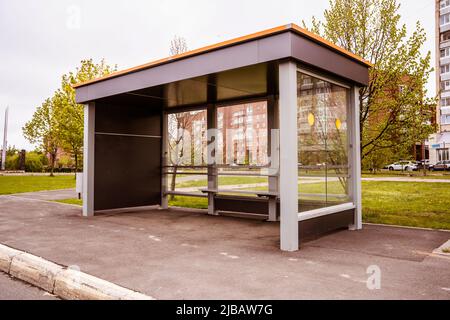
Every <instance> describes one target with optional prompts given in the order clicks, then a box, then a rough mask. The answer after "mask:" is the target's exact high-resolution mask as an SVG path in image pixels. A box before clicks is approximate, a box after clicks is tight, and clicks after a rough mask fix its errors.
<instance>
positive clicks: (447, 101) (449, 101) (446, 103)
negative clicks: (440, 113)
mask: <svg viewBox="0 0 450 320" xmlns="http://www.w3.org/2000/svg"><path fill="white" fill-rule="evenodd" d="M448 106H450V98H442V99H441V107H448Z"/></svg>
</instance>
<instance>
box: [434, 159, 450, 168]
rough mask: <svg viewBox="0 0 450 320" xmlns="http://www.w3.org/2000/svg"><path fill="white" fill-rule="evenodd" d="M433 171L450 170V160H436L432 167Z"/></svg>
mask: <svg viewBox="0 0 450 320" xmlns="http://www.w3.org/2000/svg"><path fill="white" fill-rule="evenodd" d="M432 170H433V171H447V170H450V160H444V161H439V162H437V163H436V164H435V165H434V166H433V168H432Z"/></svg>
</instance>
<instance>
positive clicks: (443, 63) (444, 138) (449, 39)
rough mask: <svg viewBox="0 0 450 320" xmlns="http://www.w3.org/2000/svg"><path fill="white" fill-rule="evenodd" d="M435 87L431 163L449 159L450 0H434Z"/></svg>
mask: <svg viewBox="0 0 450 320" xmlns="http://www.w3.org/2000/svg"><path fill="white" fill-rule="evenodd" d="M436 89H437V90H438V92H439V103H438V106H437V108H436V121H437V124H438V132H437V133H436V134H434V135H432V136H431V137H430V139H429V141H428V145H429V148H430V162H431V163H433V164H434V163H436V162H438V161H443V160H450V159H449V151H450V0H436Z"/></svg>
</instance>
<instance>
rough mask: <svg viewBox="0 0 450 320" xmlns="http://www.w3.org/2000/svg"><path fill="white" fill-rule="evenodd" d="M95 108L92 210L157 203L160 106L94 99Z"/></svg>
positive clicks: (159, 168)
mask: <svg viewBox="0 0 450 320" xmlns="http://www.w3.org/2000/svg"><path fill="white" fill-rule="evenodd" d="M130 101H131V99H130ZM95 109H96V110H95V111H96V114H95V122H96V130H95V131H96V134H95V161H94V163H95V164H94V166H95V177H94V185H95V186H94V210H109V209H120V208H130V207H139V206H149V205H157V204H160V202H161V138H160V136H161V109H160V106H158V105H156V106H155V105H147V106H143V105H139V104H137V105H130V104H128V105H126V104H120V105H119V104H117V103H112V102H109V103H105V102H102V103H100V102H97V103H96V106H95ZM135 135H137V136H135Z"/></svg>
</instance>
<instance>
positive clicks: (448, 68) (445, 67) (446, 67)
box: [441, 64, 450, 74]
mask: <svg viewBox="0 0 450 320" xmlns="http://www.w3.org/2000/svg"><path fill="white" fill-rule="evenodd" d="M447 72H450V65H449V64H444V65H443V66H441V74H442V73H447Z"/></svg>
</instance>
